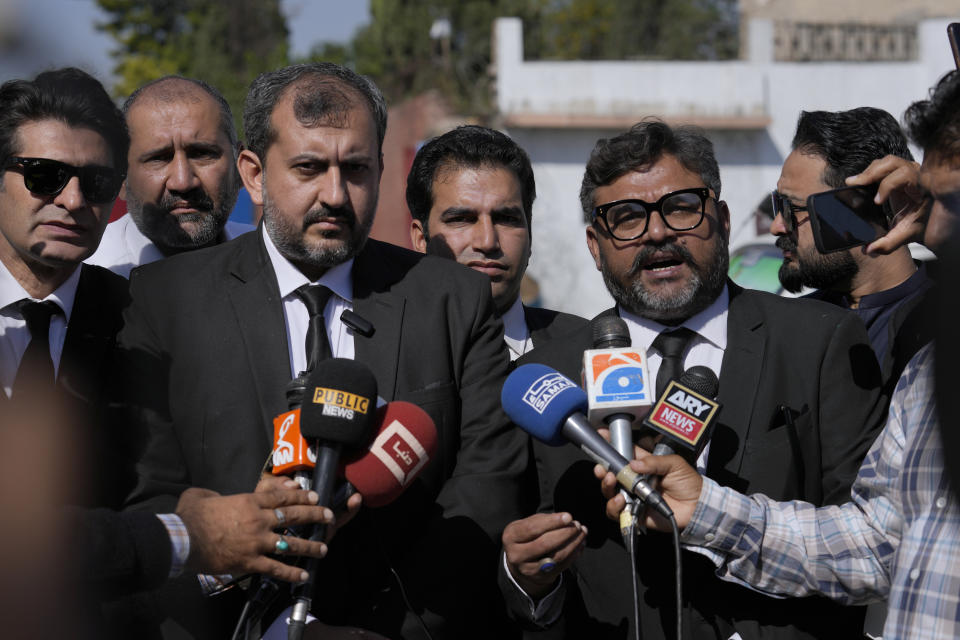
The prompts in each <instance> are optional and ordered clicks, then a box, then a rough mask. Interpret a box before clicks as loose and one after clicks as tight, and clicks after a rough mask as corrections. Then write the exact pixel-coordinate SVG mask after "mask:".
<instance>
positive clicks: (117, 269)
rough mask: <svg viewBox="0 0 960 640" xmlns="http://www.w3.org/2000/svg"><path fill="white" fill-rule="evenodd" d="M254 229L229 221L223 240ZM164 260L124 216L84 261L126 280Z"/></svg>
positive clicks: (148, 240)
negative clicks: (150, 264) (140, 269)
mask: <svg viewBox="0 0 960 640" xmlns="http://www.w3.org/2000/svg"><path fill="white" fill-rule="evenodd" d="M254 228H255V227H253V226H251V225H249V224H243V223H241V222H231V221H230V220H228V221H227V224H226V226H225V227H224V228H223V235H224V240H233V239H234V238H236V237H237V236H238V235H240V234H242V233H246V232H247V231H253V229H254ZM165 257H166V256H164V255H163V253H162V252H161V251H160V249H158V248H157V246H156V245H155V244H153V241H151V240H150V238H148V237H147V236H145V235H143V232H142V231H140V229H138V228H137V225H136V223H135V222H134V221H133V218H132V217H131V216H130V214H129V213H127V214H124V215H123V216H122V217H120V218H117V219H116V220H114V221H113V222H111V223H110V224H108V225H107V229H106V231H104V232H103V238H101V239H100V246H99V247H97V251H96V252H95V253H94V254H93V255H92V256H90V257H89V258H87V259H86V260H84V262H86V263H87V264H95V265H99V266H101V267H104V268H106V269H110V271H113V272H114V273H116V274H118V275H121V276H123V277H124V278H129V277H130V271H132V270H133V268H134V267H139V266H140V265H142V264H149V263H151V262H156V261H157V260H162V259H163V258H165Z"/></svg>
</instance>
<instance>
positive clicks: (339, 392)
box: [289, 358, 377, 639]
mask: <svg viewBox="0 0 960 640" xmlns="http://www.w3.org/2000/svg"><path fill="white" fill-rule="evenodd" d="M376 406H377V381H376V378H374V377H373V374H372V373H371V372H370V370H369V369H368V368H367V367H365V366H364V365H362V364H360V363H359V362H355V361H353V360H347V359H344V358H332V359H329V360H324V361H323V362H321V363H319V365H318V366H317V367H316V370H315V371H312V372H310V373H309V374H308V375H307V384H306V393H305V394H304V397H303V406H302V407H301V408H300V430H301V433H302V435H303V437H304V438H306V439H307V441H308V442H316V466H315V468H314V471H313V485H312V489H313V490H314V491H316V492H317V495H318V496H320V500H319V504H322V505H328V504H330V498H331V495H332V494H333V486H334V483H335V481H336V479H337V476H338V474H337V465H338V463H339V459H340V451H341V450H342V449H344V448H347V449H360V448H364V447H366V445H367V444H368V443H369V441H370V435H371V431H372V430H373V426H374V420H375V417H376V412H375V411H374V408H375V407H376ZM326 529H327V528H326V526H324V525H317V526H316V528H315V529H314V533H313V535H311V536H310V539H311V540H315V541H322V540H323V539H324V538H325V537H326ZM317 564H318V561H317V559H316V558H307V560H306V563H305V565H304V569H305V570H306V571H307V573H308V574H309V577H308V578H307V581H306V582H304V583H303V584H300V585H297V586H296V587H295V588H294V593H293V595H294V605H293V610H292V612H291V614H290V627H289V637H290V638H291V639H294V638H295V639H299V638H301V637H303V628H304V626H305V625H306V620H307V613H308V612H309V610H310V600H311V597H312V591H313V581H314V579H315V577H316V574H317Z"/></svg>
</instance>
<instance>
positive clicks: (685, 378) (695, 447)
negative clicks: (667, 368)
mask: <svg viewBox="0 0 960 640" xmlns="http://www.w3.org/2000/svg"><path fill="white" fill-rule="evenodd" d="M718 387H719V382H718V381H717V374H715V373H714V372H713V371H712V370H711V369H710V368H709V367H704V366H700V365H697V366H695V367H690V368H689V369H687V370H686V371H684V372H683V375H681V376H680V380H671V381H670V383H669V384H668V385H667V387H666V388H665V389H664V390H663V394H662V395H661V396H660V398H659V399H658V400H657V404H655V405H654V407H653V409H652V410H651V411H650V413H649V414H648V415H647V417H646V418H645V419H644V421H643V424H644V425H645V426H646V427H649V428H650V429H653V430H654V431H656V432H657V433H659V434H661V435H662V436H663V438H662V439H661V440H660V441H659V442H658V443H657V446H656V447H654V449H653V455H656V456H665V455H670V454H672V453H677V452H679V451H686V452H688V453H689V455H690V456H691V459H692V460H693V461H694V462H696V460H697V457H698V456H699V455H700V452H701V451H703V447H704V446H706V444H707V442H708V441H709V439H710V435H709V434H710V430H711V428H712V426H713V422H714V420H715V419H716V417H717V412H718V411H719V410H720V406H721V405H720V403H719V402H717V401H716V400H714V397H716V395H717V388H718Z"/></svg>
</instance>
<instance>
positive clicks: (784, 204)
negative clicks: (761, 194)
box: [770, 191, 809, 233]
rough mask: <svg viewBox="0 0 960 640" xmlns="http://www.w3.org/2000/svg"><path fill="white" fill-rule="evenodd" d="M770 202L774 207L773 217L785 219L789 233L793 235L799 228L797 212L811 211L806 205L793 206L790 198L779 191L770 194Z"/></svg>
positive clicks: (784, 224) (785, 225) (784, 223)
mask: <svg viewBox="0 0 960 640" xmlns="http://www.w3.org/2000/svg"><path fill="white" fill-rule="evenodd" d="M770 202H771V204H772V206H773V217H774V218H776V217H777V216H780V217H781V218H782V219H783V226H784V227H786V229H787V233H793V231H794V229H796V228H797V226H798V223H797V211H808V210H809V209H808V208H807V207H806V205H799V204H793V203H792V202H790V198H788V197H787V196H785V195H783V194H782V193H779V192H777V191H774V192H773V193H771V194H770Z"/></svg>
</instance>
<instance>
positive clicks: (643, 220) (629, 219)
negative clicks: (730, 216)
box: [593, 187, 711, 240]
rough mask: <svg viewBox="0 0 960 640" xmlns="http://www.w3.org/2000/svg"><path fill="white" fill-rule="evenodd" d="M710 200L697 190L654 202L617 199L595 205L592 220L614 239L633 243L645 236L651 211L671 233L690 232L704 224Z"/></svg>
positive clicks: (707, 194) (702, 189) (674, 193)
mask: <svg viewBox="0 0 960 640" xmlns="http://www.w3.org/2000/svg"><path fill="white" fill-rule="evenodd" d="M710 199H711V198H710V190H709V189H707V188H705V187H697V188H693V189H680V190H679V191H671V192H670V193H667V194H664V196H663V197H662V198H660V199H659V200H657V201H656V202H646V201H644V200H632V199H631V200H617V201H615V202H608V203H606V204H601V205H598V206H597V207H596V208H595V209H594V210H593V220H594V222H595V221H597V220H602V221H603V226H604V227H606V229H607V232H608V233H609V234H610V235H611V236H613V237H614V238H616V239H617V240H636V239H637V238H639V237H640V236H642V235H643V234H645V233H646V232H647V226H648V225H649V223H650V218H651V217H652V216H653V212H654V211H659V212H660V217H661V218H663V222H664V223H665V224H666V225H667V226H668V227H670V228H671V229H673V230H674V231H689V230H690V229H695V228H696V227H698V226H699V225H700V223H701V222H703V214H704V211H705V210H706V208H707V200H710Z"/></svg>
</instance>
